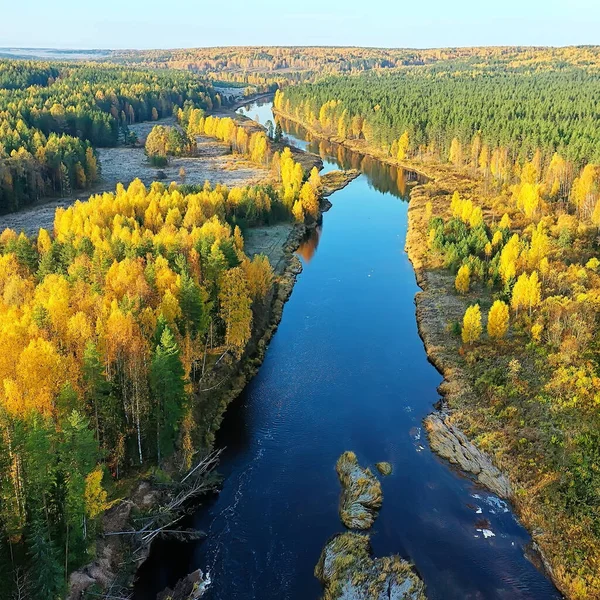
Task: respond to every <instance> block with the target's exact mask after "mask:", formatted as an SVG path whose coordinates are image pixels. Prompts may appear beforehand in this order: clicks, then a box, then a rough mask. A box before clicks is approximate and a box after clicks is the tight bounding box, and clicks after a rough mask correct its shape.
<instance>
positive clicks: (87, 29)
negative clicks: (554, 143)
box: [0, 0, 600, 48]
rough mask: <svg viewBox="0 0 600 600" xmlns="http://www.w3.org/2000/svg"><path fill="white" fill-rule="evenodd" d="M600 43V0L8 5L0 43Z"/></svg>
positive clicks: (74, 0) (0, 3)
mask: <svg viewBox="0 0 600 600" xmlns="http://www.w3.org/2000/svg"><path fill="white" fill-rule="evenodd" d="M599 43H600V0H455V1H454V2H453V1H452V0H421V1H418V0H417V1H414V0H412V1H409V0H385V1H383V2H381V1H380V2H377V1H367V0H299V1H296V2H294V1H287V2H286V1H285V0H262V1H256V2H250V1H243V0H229V1H227V0H222V1H218V0H209V1H208V2H207V1H206V0H174V1H173V2H170V3H168V2H164V0H163V1H161V2H157V1H156V0H102V1H100V2H98V1H97V0H53V1H47V0H21V1H19V0H0V47H10V46H13V47H14V46H20V47H53V48H183V47H197V46H232V45H286V46H290V45H345V46H351V45H352V46H387V47H443V46H475V45H554V46H564V45H571V44H599Z"/></svg>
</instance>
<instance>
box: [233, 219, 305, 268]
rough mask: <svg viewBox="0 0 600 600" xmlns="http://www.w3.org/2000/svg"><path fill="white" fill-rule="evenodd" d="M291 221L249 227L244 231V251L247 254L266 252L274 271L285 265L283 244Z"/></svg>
mask: <svg viewBox="0 0 600 600" xmlns="http://www.w3.org/2000/svg"><path fill="white" fill-rule="evenodd" d="M292 228H293V224H292V223H279V224H277V225H268V226H265V227H251V228H250V229H247V230H246V231H245V232H244V251H245V252H246V254H247V255H248V256H253V255H254V254H266V255H267V257H268V258H269V262H270V263H271V266H272V267H273V269H274V270H275V272H276V273H281V271H282V270H283V268H284V266H285V262H286V256H285V252H284V246H285V244H286V242H287V240H288V238H289V235H290V232H291V231H292Z"/></svg>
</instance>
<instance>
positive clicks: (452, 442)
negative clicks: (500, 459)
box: [424, 412, 512, 498]
mask: <svg viewBox="0 0 600 600" xmlns="http://www.w3.org/2000/svg"><path fill="white" fill-rule="evenodd" d="M424 423H425V429H426V430H427V435H428V437H429V444H430V445H431V448H432V449H433V450H434V451H435V452H437V454H439V455H440V456H441V457H442V458H445V459H447V460H449V461H450V462H451V463H453V464H455V465H458V466H459V467H460V468H461V469H462V470H463V471H466V472H468V473H472V474H473V475H475V477H477V480H478V481H479V483H481V485H483V486H485V487H486V488H488V489H489V490H491V491H492V492H494V494H497V495H498V496H500V497H501V498H510V497H511V495H512V491H511V487H510V483H509V481H508V479H507V478H506V476H504V475H503V474H502V473H501V472H500V470H499V469H498V468H496V467H495V466H494V465H493V464H492V462H491V460H490V459H489V457H488V456H487V455H485V454H484V453H483V452H481V450H479V449H478V448H477V447H476V446H475V445H474V444H472V443H471V442H470V441H469V440H468V439H467V436H466V435H465V434H464V433H462V431H460V430H459V429H456V428H455V427H453V426H452V425H451V424H450V423H449V422H448V419H447V416H446V415H444V414H443V413H438V412H436V413H433V414H431V415H429V416H428V417H427V418H426V419H425V421H424Z"/></svg>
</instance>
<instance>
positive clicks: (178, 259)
mask: <svg viewBox="0 0 600 600" xmlns="http://www.w3.org/2000/svg"><path fill="white" fill-rule="evenodd" d="M288 153H289V151H288ZM288 153H286V152H284V153H283V155H282V160H281V165H282V169H283V173H284V175H283V177H282V180H283V181H287V179H290V178H292V179H293V177H292V176H291V175H290V176H287V175H285V170H286V169H287V168H291V171H296V172H297V171H298V170H297V169H294V164H296V163H294V162H293V159H290V158H289V155H288ZM290 160H291V163H290V164H289V165H288V163H289V161H290ZM300 177H301V178H303V177H304V174H303V173H302V171H300ZM315 181H316V180H315V179H314V177H313V179H311V180H310V181H309V182H306V183H305V184H304V185H303V186H302V187H299V186H298V185H297V184H295V183H294V184H293V185H294V186H296V187H295V192H291V191H289V190H288V191H287V195H284V192H283V191H282V192H279V191H278V187H279V186H278V185H277V187H273V186H270V185H268V186H264V187H253V188H244V189H242V188H231V189H228V188H226V187H224V186H220V185H218V186H216V187H215V188H211V187H210V186H209V185H208V184H207V185H205V186H204V187H201V188H200V189H193V188H190V186H188V187H187V188H186V187H182V188H178V187H177V186H176V185H175V184H172V185H170V186H169V187H165V186H164V185H163V184H161V183H154V184H152V186H151V187H150V188H149V189H147V188H146V187H145V186H144V185H143V184H142V183H141V182H140V181H139V180H136V181H134V182H133V183H132V184H131V185H130V186H129V187H128V188H127V189H125V188H124V187H123V186H122V185H119V186H118V187H117V189H116V191H115V192H114V193H103V194H101V195H96V196H93V197H92V198H90V200H88V201H87V202H76V203H75V204H74V205H73V206H72V207H69V208H67V209H58V210H57V212H56V217H55V223H54V234H53V235H50V234H49V233H48V232H47V231H45V230H43V229H41V230H40V232H39V234H38V236H37V237H35V238H28V237H26V236H25V235H24V234H20V235H18V234H17V233H15V232H13V231H11V230H5V231H4V232H3V233H2V235H1V236H0V249H1V255H0V272H1V276H0V294H1V296H0V297H1V302H0V306H1V311H0V323H1V325H0V328H1V330H2V336H1V338H0V339H1V343H2V345H3V348H2V352H1V354H2V356H3V357H4V358H3V360H2V366H1V367H0V371H1V376H2V379H3V382H4V386H3V389H2V392H1V393H0V397H1V400H2V402H1V411H0V430H1V431H2V438H1V443H0V460H1V462H2V473H3V474H5V476H4V477H3V478H2V483H1V487H0V494H1V498H2V501H1V503H0V504H1V508H0V512H1V515H0V522H1V523H2V530H3V543H2V565H3V567H4V568H7V569H10V568H11V567H13V568H14V565H15V564H16V565H19V567H20V568H22V569H23V570H24V571H23V572H24V573H26V574H27V585H28V586H29V587H30V590H32V591H34V592H35V597H36V598H44V599H45V598H47V599H52V598H56V597H57V595H58V594H60V593H61V591H62V590H64V587H65V577H66V575H67V574H68V573H69V572H70V571H71V570H73V569H74V568H77V567H78V566H80V565H81V564H83V563H85V562H86V561H88V560H89V559H90V557H91V555H90V554H89V552H90V551H91V549H92V547H93V543H94V539H95V538H94V532H95V530H96V529H95V528H96V526H97V522H98V517H99V516H100V515H101V514H102V512H103V511H104V509H106V508H107V507H108V506H109V499H108V498H109V496H108V495H107V489H108V490H111V489H112V484H111V483H110V482H109V483H106V481H107V479H111V478H112V479H113V480H115V481H117V480H119V479H120V478H121V477H123V476H124V475H125V474H127V473H128V472H130V471H131V470H132V469H139V468H142V467H143V466H144V465H145V464H146V463H149V464H152V465H158V466H160V465H162V464H163V462H164V461H165V460H169V459H170V457H171V456H172V455H173V453H174V451H175V450H177V461H178V462H177V464H178V465H179V466H180V468H182V469H185V468H189V466H190V463H191V460H192V456H193V455H194V453H195V450H196V448H198V447H201V448H204V447H206V445H207V440H206V439H205V438H204V437H203V436H205V435H206V433H207V432H206V431H205V430H204V429H203V423H204V419H203V417H202V414H201V412H200V413H199V412H198V411H199V410H200V411H201V408H199V407H198V405H197V403H196V404H195V403H194V402H192V399H193V394H194V390H195V389H196V388H195V384H196V382H197V381H198V380H200V379H201V378H202V376H203V374H204V371H205V369H206V368H208V367H207V365H211V364H212V363H213V362H214V360H216V359H217V358H218V357H219V356H221V357H222V356H224V355H225V354H230V355H231V356H233V357H237V358H238V359H239V358H240V357H241V356H242V354H243V353H244V349H245V347H246V344H247V343H248V341H249V339H250V337H251V335H252V331H253V315H254V313H256V311H258V310H261V309H263V310H264V308H265V306H264V303H265V302H266V301H267V300H268V297H269V294H270V291H271V286H272V281H273V271H272V268H271V266H270V264H269V261H268V259H267V258H266V257H264V256H255V257H254V258H253V259H252V260H251V259H249V258H248V257H247V256H246V255H245V254H244V251H243V246H244V241H243V236H242V233H241V229H240V226H239V225H242V226H243V227H246V226H250V225H256V224H264V223H266V222H269V221H270V220H272V219H277V218H286V215H287V216H288V218H289V216H291V211H292V208H293V206H294V203H295V202H298V201H303V200H304V201H305V202H306V197H308V196H310V197H311V198H316V193H317V192H318V190H316V189H314V188H312V185H313V184H315ZM286 185H288V184H286ZM304 186H309V187H311V190H312V192H313V193H312V194H307V192H306V189H305V187H304ZM284 189H286V188H284ZM302 190H305V191H304V193H302ZM298 199H300V200H298ZM296 212H297V211H294V215H296ZM207 356H208V358H207ZM2 593H6V594H8V595H9V597H10V594H11V593H12V590H11V589H6V590H3V592H2Z"/></svg>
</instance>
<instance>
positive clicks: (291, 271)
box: [68, 174, 354, 600]
mask: <svg viewBox="0 0 600 600" xmlns="http://www.w3.org/2000/svg"><path fill="white" fill-rule="evenodd" d="M353 176H354V174H350V175H349V176H348V177H346V176H344V175H343V174H336V176H335V177H334V182H333V183H336V182H337V183H336V185H339V186H343V185H345V184H346V183H347V182H348V181H349V180H351V178H352V177H353ZM333 183H331V184H330V187H331V186H332V185H333ZM331 191H334V190H333V189H332V190H331ZM330 206H331V203H330V202H329V201H328V200H325V199H324V197H322V198H321V202H320V213H319V217H318V219H317V220H316V221H310V222H308V223H306V224H305V223H289V224H288V223H279V224H276V225H274V226H272V227H261V228H257V231H253V230H252V229H250V230H248V232H246V240H245V242H246V252H247V254H248V255H249V256H253V255H255V254H259V253H263V249H264V245H265V244H266V245H267V246H268V248H269V250H270V251H269V252H268V256H269V259H270V260H271V261H272V262H273V267H274V275H275V278H274V285H273V288H272V291H271V293H270V295H269V296H268V297H267V298H266V299H265V301H264V302H263V303H262V304H261V305H260V306H259V307H258V308H257V309H256V310H255V313H254V323H255V325H254V333H253V336H252V338H251V339H250V341H249V342H248V344H247V346H246V349H245V352H244V355H243V356H242V357H241V359H239V360H237V359H235V358H234V357H233V356H232V355H229V354H223V355H221V356H219V353H217V354H213V355H210V356H209V357H208V360H207V364H206V370H205V375H204V376H202V375H200V374H199V375H198V376H197V377H196V378H195V380H194V388H195V390H194V393H193V394H194V396H193V402H192V404H193V407H194V408H193V419H194V423H195V429H196V435H195V446H196V447H197V448H200V449H201V451H202V453H204V452H205V451H209V450H210V449H212V447H213V445H214V440H215V435H216V433H217V431H218V429H219V427H220V425H221V422H222V420H223V417H224V414H225V412H226V410H227V407H228V405H229V404H230V402H231V401H233V400H234V399H235V398H236V397H237V396H238V395H239V394H240V393H241V392H242V390H243V389H244V387H245V386H246V385H247V383H248V382H249V381H250V380H251V379H252V377H253V376H254V375H255V374H256V372H257V371H258V369H259V367H260V365H261V364H262V362H263V359H264V356H265V352H266V349H267V347H268V344H269V341H270V340H271V337H272V336H273V334H274V333H275V331H276V330H277V327H278V325H279V322H280V320H281V317H282V314H283V307H284V305H285V303H286V302H287V300H288V298H289V296H290V294H291V292H292V289H293V287H294V283H295V281H296V277H297V275H298V274H299V273H300V272H301V271H302V264H301V262H300V260H299V258H298V257H297V256H296V254H295V251H296V249H297V248H298V247H299V245H300V244H301V243H302V241H303V240H304V239H305V238H306V236H307V235H308V232H309V231H310V230H311V229H312V228H315V227H317V225H318V222H319V221H320V218H321V214H322V212H324V211H326V210H328V209H329V207H330ZM265 239H266V240H267V241H266V242H265V241H264V240H265ZM201 455H202V454H201ZM181 478H182V475H181V474H180V473H179V472H178V469H177V468H176V466H175V465H174V464H168V465H163V467H162V469H161V470H160V473H158V479H157V474H156V473H154V469H151V470H150V471H148V470H146V471H145V472H143V473H138V474H136V473H133V474H131V475H130V477H129V479H128V480H127V481H126V482H123V483H122V484H121V485H120V491H121V495H122V496H123V497H124V499H123V500H121V501H119V503H118V504H117V505H116V506H114V507H113V508H112V509H110V510H109V511H108V512H107V514H106V516H105V518H104V519H103V535H101V536H100V537H99V539H98V543H97V557H98V558H97V559H96V560H95V561H94V562H93V563H92V564H89V565H86V566H85V567H84V568H82V569H80V570H79V571H76V572H74V573H73V574H72V575H71V578H70V592H69V595H68V598H69V599H70V600H75V599H76V598H80V597H81V593H82V592H83V591H84V590H86V589H88V588H89V587H91V586H93V585H98V586H100V587H102V588H103V589H105V588H107V587H109V586H112V585H113V583H114V581H115V580H116V579H118V580H119V582H120V583H119V586H118V587H120V588H123V589H126V588H127V587H128V586H129V585H130V583H131V580H132V578H133V575H134V570H137V567H138V566H139V565H140V564H141V563H142V562H143V561H144V560H145V558H146V557H147V555H148V552H149V550H150V548H149V544H140V540H139V537H140V536H138V535H137V534H136V532H135V529H137V528H134V526H133V520H132V518H133V517H134V516H136V517H137V518H139V515H140V514H146V515H150V514H154V513H156V512H160V511H161V510H162V508H161V507H162V506H164V505H165V503H166V502H168V501H170V500H171V497H170V492H169V489H170V487H171V486H173V487H174V489H175V490H178V489H179V481H180V479H181ZM157 483H158V485H157ZM212 490H214V485H213V486H211V487H210V488H207V490H206V491H207V492H208V491H212ZM185 508H186V510H188V509H189V508H190V506H189V503H188V505H187V506H186V507H185ZM128 531H129V532H131V534H126V535H123V533H124V532H128ZM192 539H194V538H192ZM134 546H135V549H136V553H135V555H133V554H132V549H133V548H134ZM124 564H125V565H126V566H125V567H124V568H123V565H124Z"/></svg>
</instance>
